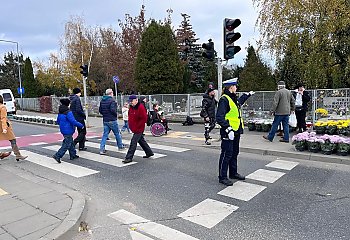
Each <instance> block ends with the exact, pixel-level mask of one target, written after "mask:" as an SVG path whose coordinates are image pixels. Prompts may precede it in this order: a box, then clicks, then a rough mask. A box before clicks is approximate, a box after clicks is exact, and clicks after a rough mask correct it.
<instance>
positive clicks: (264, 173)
mask: <svg viewBox="0 0 350 240" xmlns="http://www.w3.org/2000/svg"><path fill="white" fill-rule="evenodd" d="M284 174H285V173H283V172H277V171H270V170H265V169H258V170H256V171H255V172H253V173H251V174H249V175H248V176H246V178H249V179H253V180H258V181H262V182H268V183H274V182H275V181H277V180H278V179H279V178H280V177H282V176H283V175H284Z"/></svg>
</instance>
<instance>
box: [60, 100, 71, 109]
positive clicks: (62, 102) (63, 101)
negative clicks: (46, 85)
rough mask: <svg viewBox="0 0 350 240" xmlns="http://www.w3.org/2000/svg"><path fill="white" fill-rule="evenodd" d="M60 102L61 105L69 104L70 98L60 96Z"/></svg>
mask: <svg viewBox="0 0 350 240" xmlns="http://www.w3.org/2000/svg"><path fill="white" fill-rule="evenodd" d="M60 102H61V104H62V105H64V106H67V107H68V106H69V104H70V100H69V99H68V98H62V99H60Z"/></svg>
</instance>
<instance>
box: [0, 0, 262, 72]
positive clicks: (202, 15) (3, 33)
mask: <svg viewBox="0 0 350 240" xmlns="http://www.w3.org/2000/svg"><path fill="white" fill-rule="evenodd" d="M142 4H144V5H145V6H146V13H145V15H146V19H149V18H153V19H156V20H164V18H166V17H167V12H166V10H167V9H169V8H171V9H172V10H173V13H172V24H173V27H174V29H177V28H178V27H179V25H180V22H181V20H182V17H181V13H186V14H188V15H190V16H191V18H190V23H191V24H192V27H193V30H194V31H195V33H196V36H197V37H198V38H200V39H199V40H198V41H197V43H204V42H207V40H208V39H209V38H211V39H213V41H214V44H215V50H216V51H217V52H218V56H219V57H221V58H223V40H222V39H223V20H224V18H232V19H235V18H239V19H240V20H241V22H242V24H241V25H240V26H239V27H238V28H237V32H240V33H241V35H242V37H241V38H240V39H239V40H237V45H239V46H241V48H242V50H241V51H240V52H239V53H237V54H236V55H235V59H232V60H230V61H229V62H228V64H230V65H231V64H238V65H241V66H242V65H243V63H244V59H245V58H246V55H247V52H246V47H247V46H248V43H249V44H251V45H253V46H256V41H257V40H258V39H259V32H258V30H257V27H256V26H255V22H256V19H257V16H258V9H257V8H255V7H254V6H253V4H252V0H221V1H209V0H126V1H125V0H124V1H122V0H100V1H94V0H84V1H83V0H59V1H58V0H51V1H48V0H30V1H23V0H11V1H2V3H1V14H0V22H1V28H0V40H9V41H15V42H18V44H19V51H20V52H21V53H23V55H24V56H25V57H27V56H29V57H30V59H31V60H32V61H38V60H40V61H44V62H45V61H46V60H47V58H48V56H49V54H50V53H52V52H57V51H58V50H59V39H60V38H61V37H62V36H63V33H64V25H65V23H66V22H67V21H68V20H70V18H71V16H80V17H83V18H84V19H85V22H86V25H88V26H92V27H94V26H102V27H113V28H114V29H117V30H119V26H118V19H122V20H123V19H124V16H125V14H130V15H131V16H133V17H134V16H137V15H138V14H139V12H140V8H141V5H142ZM10 51H13V52H16V44H12V43H6V42H1V41H0V59H3V56H4V54H5V53H7V52H10Z"/></svg>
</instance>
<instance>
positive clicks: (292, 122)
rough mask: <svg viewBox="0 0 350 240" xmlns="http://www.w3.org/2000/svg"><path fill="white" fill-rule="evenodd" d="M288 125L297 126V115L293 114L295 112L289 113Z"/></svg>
mask: <svg viewBox="0 0 350 240" xmlns="http://www.w3.org/2000/svg"><path fill="white" fill-rule="evenodd" d="M289 126H291V127H297V117H296V116H295V113H292V114H291V115H289Z"/></svg>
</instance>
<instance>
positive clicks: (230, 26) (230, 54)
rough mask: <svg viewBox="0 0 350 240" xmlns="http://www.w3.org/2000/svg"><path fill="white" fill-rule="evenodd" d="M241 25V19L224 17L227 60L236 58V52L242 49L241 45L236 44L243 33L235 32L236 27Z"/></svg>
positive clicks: (225, 55) (225, 56)
mask: <svg viewBox="0 0 350 240" xmlns="http://www.w3.org/2000/svg"><path fill="white" fill-rule="evenodd" d="M239 25H241V20H240V19H230V18H225V19H224V58H225V59H226V60H228V59H232V58H234V56H235V54H236V53H238V52H239V51H241V47H240V46H235V41H237V40H238V39H239V38H240V37H241V34H240V33H239V32H235V28H237V27H238V26H239Z"/></svg>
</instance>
